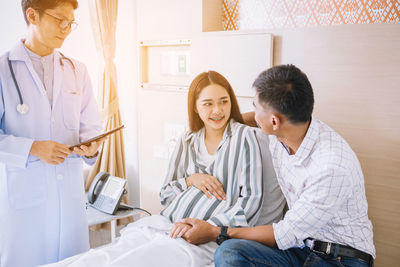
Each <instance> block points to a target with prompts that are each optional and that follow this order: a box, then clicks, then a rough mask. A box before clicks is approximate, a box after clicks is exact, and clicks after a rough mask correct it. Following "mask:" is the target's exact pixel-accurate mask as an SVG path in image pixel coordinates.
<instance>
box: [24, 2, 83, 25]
mask: <svg viewBox="0 0 400 267" xmlns="http://www.w3.org/2000/svg"><path fill="white" fill-rule="evenodd" d="M65 3H70V4H71V5H72V6H73V8H74V9H77V8H78V0H21V7H22V12H23V14H24V19H25V22H26V24H27V25H29V21H28V18H27V17H26V10H27V9H28V8H30V7H31V8H33V9H35V10H38V11H39V12H40V11H44V10H46V9H53V8H55V7H57V6H59V5H62V4H65Z"/></svg>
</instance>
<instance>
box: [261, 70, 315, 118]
mask: <svg viewBox="0 0 400 267" xmlns="http://www.w3.org/2000/svg"><path fill="white" fill-rule="evenodd" d="M253 87H254V88H255V89H256V90H257V94H258V99H259V101H260V102H262V103H264V104H267V105H268V106H270V107H272V108H273V109H274V110H275V111H277V112H278V113H280V114H282V115H284V116H285V117H286V118H287V119H288V120H289V121H290V122H292V123H303V122H307V121H308V120H310V119H311V114H312V111H313V107H314V93H313V89H312V87H311V83H310V81H309V80H308V78H307V75H305V74H304V73H303V72H302V71H301V70H300V69H299V68H297V67H296V66H294V65H280V66H275V67H272V68H270V69H268V70H266V71H263V72H262V73H261V74H260V75H258V77H257V79H256V80H255V81H254V83H253Z"/></svg>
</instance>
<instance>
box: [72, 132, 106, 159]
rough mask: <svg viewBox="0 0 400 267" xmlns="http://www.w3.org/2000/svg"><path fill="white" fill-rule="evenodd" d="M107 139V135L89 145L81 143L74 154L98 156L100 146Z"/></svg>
mask: <svg viewBox="0 0 400 267" xmlns="http://www.w3.org/2000/svg"><path fill="white" fill-rule="evenodd" d="M106 140H107V137H103V138H101V139H99V140H97V141H93V142H91V143H90V145H89V146H85V145H81V146H80V147H75V148H74V150H73V151H72V152H73V153H74V154H78V155H81V156H84V157H89V158H90V157H94V156H96V154H97V152H98V150H99V147H100V146H101V145H102V144H103V143H104V141H106Z"/></svg>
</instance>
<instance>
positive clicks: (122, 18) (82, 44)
mask: <svg viewBox="0 0 400 267" xmlns="http://www.w3.org/2000/svg"><path fill="white" fill-rule="evenodd" d="M135 4H136V2H135V1H131V0H119V10H118V22H117V23H118V27H117V49H116V57H115V62H116V65H117V69H118V95H119V99H120V109H121V116H122V120H123V122H124V123H125V125H126V126H127V127H126V129H125V130H124V138H125V156H126V171H127V179H128V191H129V200H130V203H132V204H133V205H136V206H139V178H138V176H139V175H138V159H137V128H136V124H137V122H136V119H137V116H136V112H137V109H136V108H135V107H136V99H137V97H136V93H137V90H135V89H136V85H137V83H138V82H137V53H136V50H135V47H136V44H137V40H136V39H135V38H136V27H135V25H136V17H135V14H136V13H135ZM75 18H76V21H77V22H78V23H79V26H78V28H77V29H76V30H75V31H74V32H72V33H71V35H70V36H69V37H68V38H67V39H66V41H65V43H64V45H63V47H62V49H61V51H62V52H63V53H64V54H65V55H67V56H68V57H72V58H75V59H78V60H80V61H82V62H83V63H85V65H86V66H87V69H88V72H89V75H90V77H91V80H92V84H93V88H94V92H95V94H96V95H97V91H98V84H99V80H98V79H99V73H100V72H101V67H102V64H101V61H100V60H99V57H98V54H97V51H96V47H95V44H94V40H93V34H92V29H91V25H90V16H89V6H88V1H86V0H80V1H79V8H78V9H77V10H76V11H75ZM10 25H12V27H10ZM0 33H1V34H2V38H1V42H0V54H3V53H4V52H6V51H8V50H9V49H11V48H12V47H13V46H14V45H15V43H16V42H17V41H18V40H20V39H21V38H23V37H24V36H25V35H26V24H25V21H24V19H23V15H22V11H21V7H20V1H0Z"/></svg>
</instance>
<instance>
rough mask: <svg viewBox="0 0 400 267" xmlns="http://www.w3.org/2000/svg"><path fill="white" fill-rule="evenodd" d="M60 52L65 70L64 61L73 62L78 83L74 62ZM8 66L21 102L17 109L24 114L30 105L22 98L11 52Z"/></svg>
mask: <svg viewBox="0 0 400 267" xmlns="http://www.w3.org/2000/svg"><path fill="white" fill-rule="evenodd" d="M59 53H60V55H61V57H60V65H61V67H62V69H63V70H64V62H63V60H67V61H68V62H69V63H70V64H71V66H72V69H73V70H74V76H75V81H76V82H77V83H78V79H77V75H76V69H75V65H74V63H73V62H72V60H71V59H69V58H67V57H66V56H64V55H63V53H61V52H59ZM8 67H9V68H10V72H11V76H12V78H13V81H14V84H15V88H16V89H17V92H18V97H19V104H18V105H17V111H18V112H19V113H20V114H22V115H24V114H26V113H28V111H29V106H28V105H27V104H25V103H24V99H23V98H22V94H21V90H20V89H19V86H18V82H17V79H16V78H15V74H14V69H13V67H12V64H11V60H10V54H8ZM71 93H73V94H79V92H75V91H71Z"/></svg>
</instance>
